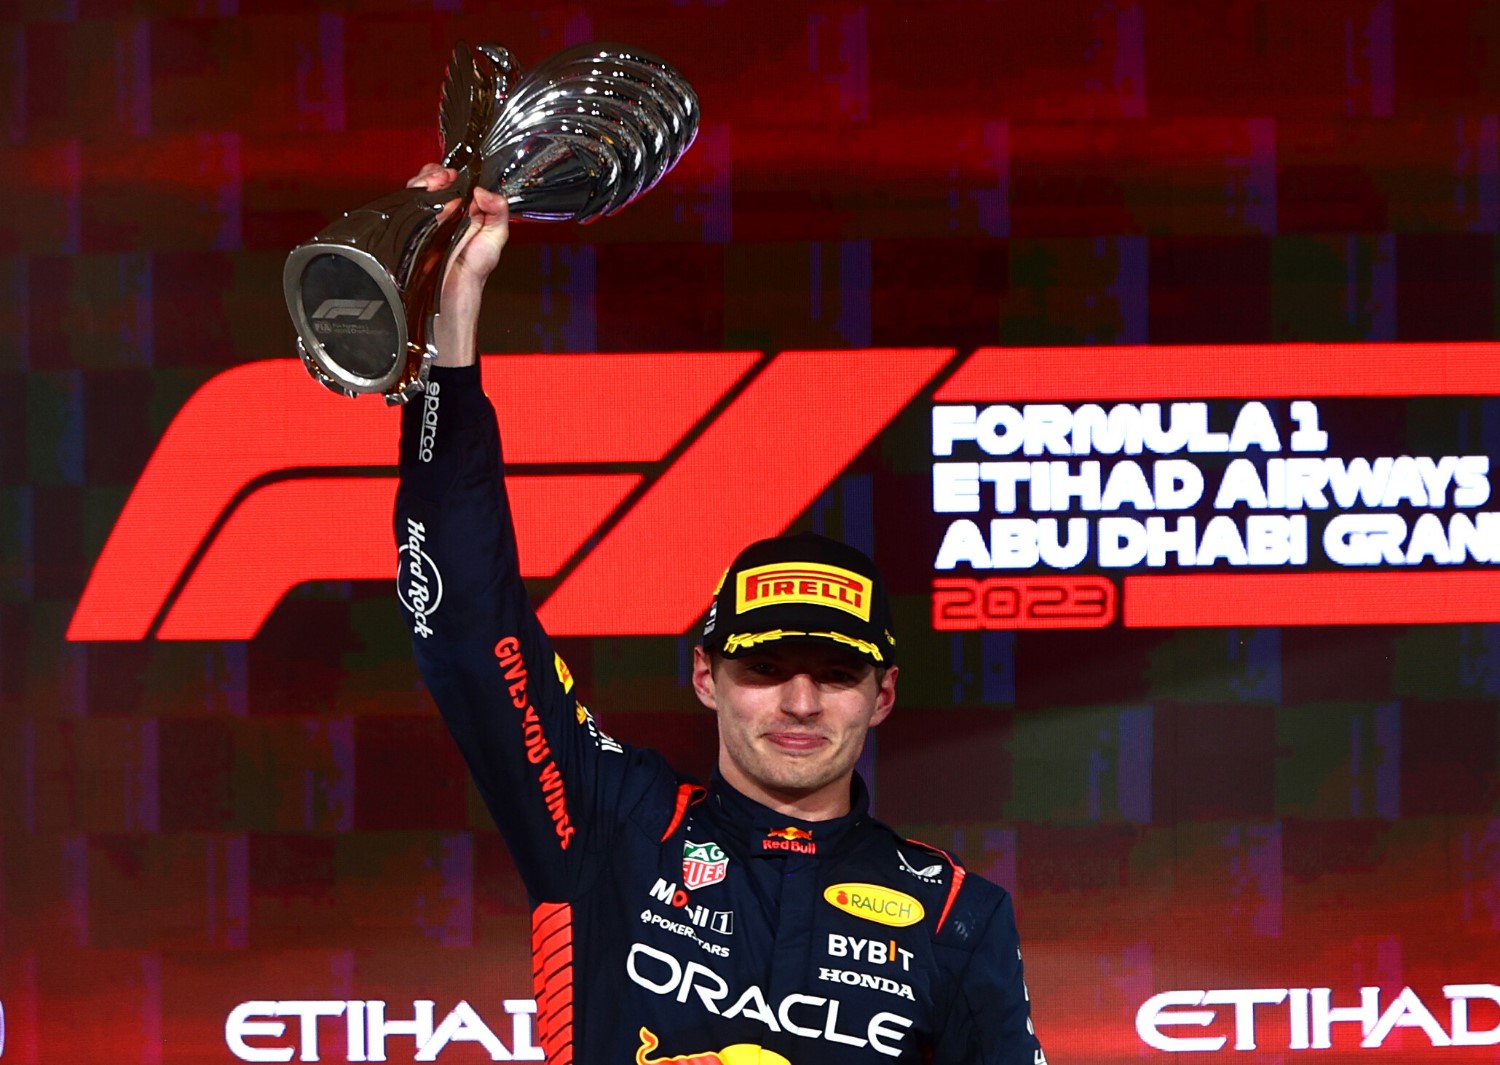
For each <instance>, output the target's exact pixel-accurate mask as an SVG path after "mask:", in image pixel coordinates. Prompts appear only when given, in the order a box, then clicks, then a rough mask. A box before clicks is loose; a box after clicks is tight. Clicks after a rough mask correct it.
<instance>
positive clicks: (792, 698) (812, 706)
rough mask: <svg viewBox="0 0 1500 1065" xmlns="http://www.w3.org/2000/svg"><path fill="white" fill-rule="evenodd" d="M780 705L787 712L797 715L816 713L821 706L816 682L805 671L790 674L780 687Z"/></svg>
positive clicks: (807, 715) (806, 715)
mask: <svg viewBox="0 0 1500 1065" xmlns="http://www.w3.org/2000/svg"><path fill="white" fill-rule="evenodd" d="M781 706H782V709H783V710H785V711H786V712H787V713H789V714H795V715H796V716H797V717H809V716H812V715H814V714H817V713H818V712H819V711H820V710H822V708H823V703H822V698H821V696H820V694H819V692H818V682H817V681H815V680H813V678H812V676H811V675H810V674H807V673H794V674H792V676H791V677H789V678H787V682H786V684H785V685H784V686H783V688H782V692H781Z"/></svg>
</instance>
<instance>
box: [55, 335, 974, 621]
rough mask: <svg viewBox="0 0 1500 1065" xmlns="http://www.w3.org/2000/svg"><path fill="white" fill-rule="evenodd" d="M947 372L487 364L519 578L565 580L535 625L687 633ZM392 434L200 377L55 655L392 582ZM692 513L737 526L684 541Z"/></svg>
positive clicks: (379, 409)
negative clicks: (748, 559) (301, 587)
mask: <svg viewBox="0 0 1500 1065" xmlns="http://www.w3.org/2000/svg"><path fill="white" fill-rule="evenodd" d="M953 355H954V351H953V349H951V348H924V349H900V350H881V349H867V350H858V351H786V352H782V353H780V354H778V355H775V356H774V357H770V358H766V357H764V356H762V355H761V354H760V353H757V352H705V353H673V354H642V355H601V354H591V355H517V356H504V357H489V358H486V359H484V361H483V373H484V377H485V391H486V392H487V393H488V394H489V395H490V396H492V397H494V402H495V405H496V407H497V409H498V412H499V415H500V423H501V425H502V426H504V428H505V447H506V459H507V461H508V463H509V464H510V467H511V472H512V474H513V476H509V477H508V478H507V485H508V488H509V490H510V493H511V501H512V511H513V514H514V518H515V522H516V536H517V540H518V542H519V544H520V546H521V559H522V565H523V573H524V574H525V575H526V576H528V577H552V576H556V575H557V574H559V573H563V574H564V576H563V577H562V580H561V582H560V583H559V584H558V586H557V588H556V589H555V590H554V591H553V593H552V594H551V595H550V596H549V597H548V598H547V600H546V602H545V603H544V604H543V605H542V607H541V609H540V611H539V613H540V614H541V617H542V621H543V623H544V624H545V625H546V626H547V628H548V629H549V631H551V632H552V633H554V634H555V635H562V636H567V635H629V634H648V633H658V634H666V633H680V632H684V631H686V630H687V629H688V628H689V627H691V626H692V625H693V624H694V623H695V622H696V621H697V620H698V619H699V617H701V615H702V612H703V610H704V609H705V608H706V605H707V601H706V596H707V594H708V589H710V588H712V587H713V585H714V581H715V580H716V579H717V577H718V576H719V573H720V572H721V571H722V569H723V567H724V562H725V560H726V559H729V558H732V557H733V556H734V554H735V552H736V551H738V550H739V549H740V548H741V547H742V546H744V543H745V541H747V540H753V539H758V538H760V537H765V536H774V535H776V534H777V533H779V532H781V531H782V530H784V529H785V528H786V527H787V526H788V525H790V524H791V522H792V521H793V520H795V518H796V517H797V515H799V514H800V513H802V512H803V511H804V510H805V509H806V508H807V507H808V505H809V504H811V503H812V501H813V500H814V499H816V498H817V496H818V494H819V493H820V492H822V491H823V490H824V489H825V488H826V487H827V486H828V484H829V483H831V482H832V481H833V480H834V478H835V477H837V476H838V475H839V474H840V473H841V472H842V471H843V469H844V468H845V467H846V466H847V465H848V464H849V463H850V462H852V461H853V460H854V458H855V456H857V455H858V454H859V452H860V451H861V450H862V449H863V448H864V447H865V446H866V445H867V444H868V443H869V442H870V441H871V440H873V439H874V438H875V435H876V434H877V433H879V432H880V430H881V429H883V428H884V427H885V426H886V424H887V423H888V422H889V421H890V420H891V419H892V418H893V417H894V416H895V415H896V413H897V412H898V411H900V410H901V409H902V408H903V407H904V406H905V405H906V404H907V403H908V402H910V401H911V399H912V397H913V396H915V395H916V394H917V392H918V391H919V390H920V389H921V388H922V387H923V386H924V385H926V384H927V383H928V382H929V381H931V380H932V379H933V377H934V376H935V375H936V374H937V372H938V371H939V370H940V369H941V368H942V367H943V366H944V365H945V364H946V363H947V362H949V361H950V360H951V359H952V357H953ZM852 382H857V387H851V383H852ZM398 431H399V426H398V424H397V418H396V415H395V414H394V413H393V412H391V411H389V410H387V409H386V408H385V406H384V405H383V404H381V403H377V402H374V401H364V402H350V401H348V400H346V399H342V398H340V397H336V396H333V395H332V394H330V393H327V392H325V391H324V390H323V389H319V388H316V387H313V386H311V385H310V384H309V382H308V380H307V376H306V373H305V371H304V370H303V369H302V367H301V366H300V365H299V364H298V362H297V361H296V360H293V359H284V360H276V361H270V362H259V363H252V364H249V365H246V366H241V367H238V368H236V369H233V370H229V371H226V372H225V373H222V374H220V375H219V376H218V377H215V378H214V379H213V380H211V381H209V382H208V383H207V384H205V385H204V386H203V387H202V388H200V389H199V390H198V392H196V393H195V394H194V395H193V397H192V398H191V399H190V400H189V401H188V403H187V405H186V406H185V407H184V408H183V409H182V410H181V411H180V412H178V415H177V417H176V418H175V419H174V420H173V421H172V424H171V425H170V426H168V428H167V431H166V433H165V434H164V435H163V436H162V439H161V442H160V443H159V444H158V445H157V448H156V452H155V454H153V455H152V457H151V460H150V462H149V463H148V464H147V466H146V469H145V471H144V473H143V474H142V475H141V479H140V481H139V482H138V483H137V484H136V486H135V489H134V491H132V492H131V495H130V498H129V499H128V500H127V501H126V504H125V508H124V510H123V512H122V513H121V514H120V517H119V520H118V521H117V522H116V523H115V527H114V529H113V531H112V532H111V533H110V536H109V539H108V541H107V542H106V543H105V545H104V550H103V552H102V553H101V554H100V556H99V560H98V562H97V563H96V564H95V566H94V571H93V573H92V574H91V575H90V578H89V582H88V585H87V587H86V588H85V589H84V593H83V597H82V599H81V600H80V601H79V604H78V609H77V611H76V612H75V613H74V615H73V619H72V623H71V624H70V626H69V628H68V638H69V639H70V640H141V639H145V638H147V637H148V636H149V635H151V634H153V633H154V634H155V635H156V637H157V638H158V639H163V640H244V639H249V638H250V637H252V636H254V635H255V633H256V632H257V631H258V630H259V629H260V627H261V625H262V624H263V623H264V622H265V619H266V618H267V617H268V616H269V615H270V613H271V611H272V610H273V609H274V608H275V606H276V604H277V603H278V602H279V601H280V600H281V598H282V597H283V596H285V595H286V593H287V592H289V591H290V590H291V589H292V588H293V587H294V586H296V585H297V584H299V583H301V582H304V581H312V580H359V579H391V578H394V577H395V573H396V552H395V549H394V545H393V542H392V533H391V514H392V510H393V502H394V498H395V489H396V480H395V478H394V477H393V476H390V475H389V474H390V473H391V472H393V467H394V465H395V462H396V439H397V435H398ZM621 466H624V467H626V470H625V472H614V471H613V469H611V468H615V469H618V468H619V467H621ZM601 470H605V471H607V472H600V471H601ZM371 474H376V475H375V476H372V475H371ZM380 474H385V475H384V476H381V475H380ZM705 507H713V508H716V509H717V510H718V511H719V512H720V513H722V514H733V515H734V518H735V520H734V521H723V520H718V521H704V520H700V519H699V518H697V517H696V515H697V514H698V513H701V511H702V510H703V509H704V508H705ZM595 539H597V542H596V543H595V544H594V546H593V547H592V548H591V549H588V550H585V545H586V544H587V543H589V542H590V541H591V540H595Z"/></svg>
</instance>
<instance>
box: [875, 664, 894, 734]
mask: <svg viewBox="0 0 1500 1065" xmlns="http://www.w3.org/2000/svg"><path fill="white" fill-rule="evenodd" d="M900 673H901V670H900V668H899V667H897V666H892V667H891V668H890V669H888V670H886V671H885V676H883V677H881V678H880V686H879V687H878V688H876V689H875V712H874V713H873V714H871V715H870V727H871V728H874V727H875V726H876V725H878V724H880V723H881V722H882V721H884V720H885V719H886V718H888V717H890V716H891V711H892V710H893V709H895V707H896V677H897V676H899V675H900Z"/></svg>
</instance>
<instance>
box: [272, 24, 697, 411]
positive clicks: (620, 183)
mask: <svg viewBox="0 0 1500 1065" xmlns="http://www.w3.org/2000/svg"><path fill="white" fill-rule="evenodd" d="M439 130H440V133H441V136H442V140H443V165H444V166H448V167H453V168H455V169H457V170H458V172H459V175H458V180H457V181H455V182H454V183H453V184H452V185H450V186H448V187H447V188H445V189H442V190H441V191H438V192H429V191H427V190H425V189H403V190H401V191H400V192H395V193H392V194H391V195H389V196H384V197H382V198H380V199H378V200H376V201H374V202H373V203H368V204H366V205H365V206H363V207H361V208H359V209H357V210H354V211H350V212H348V213H347V214H345V215H344V216H343V217H342V218H340V219H339V220H338V221H336V222H334V223H332V224H331V225H329V226H328V227H327V228H326V229H324V230H323V231H322V232H321V233H319V234H318V235H317V236H315V237H313V238H312V239H311V240H309V241H307V242H306V243H304V244H300V245H298V246H297V247H296V248H294V249H292V253H291V255H289V256H287V261H286V267H285V269H284V270H283V271H282V288H283V290H284V292H285V295H286V305H287V310H288V311H290V312H291V316H292V324H293V325H295V326H296V328H297V349H298V351H299V352H300V353H301V355H302V361H303V363H304V364H305V365H306V366H307V369H308V371H309V372H310V373H311V374H312V375H313V377H314V378H316V379H317V380H318V381H320V382H321V383H322V384H324V385H326V386H327V387H328V388H330V389H332V390H333V391H335V392H338V393H340V394H342V395H347V396H356V395H359V394H361V393H365V392H383V393H385V397H386V401H387V402H388V403H404V402H406V400H407V399H409V398H410V397H411V396H412V395H414V394H416V393H417V392H420V391H422V389H423V388H424V387H425V384H426V380H427V370H428V368H429V366H430V365H431V363H432V357H433V349H432V321H433V318H434V316H435V315H436V314H437V313H438V311H439V305H438V297H439V292H440V291H441V288H442V280H443V271H444V269H445V267H446V265H447V259H448V252H449V250H450V249H451V248H452V247H453V244H454V242H455V241H456V240H457V239H458V237H459V236H460V235H461V234H462V232H463V229H464V227H465V226H466V225H467V224H468V208H469V202H470V200H472V199H473V190H474V189H475V188H478V187H481V186H482V187H484V188H487V189H491V190H493V191H496V192H499V193H501V194H502V195H503V196H505V198H506V199H507V200H508V201H509V203H510V213H511V217H512V218H531V219H540V220H544V221H553V222H556V221H567V220H570V219H576V220H577V221H579V222H592V221H594V220H595V219H597V218H602V217H604V216H605V215H610V214H614V213H615V212H616V211H618V210H620V209H621V208H622V207H624V206H625V205H626V204H627V203H630V202H631V201H632V200H634V199H635V198H636V197H637V196H639V195H641V194H642V193H643V192H645V191H646V190H647V189H649V188H651V187H652V186H653V185H655V184H656V183H657V182H658V181H660V180H661V177H662V175H663V174H665V173H666V172H667V171H668V170H670V169H671V168H672V166H673V165H674V164H675V163H676V162H677V160H678V159H680V158H681V157H682V153H683V152H685V151H687V149H688V146H689V145H690V144H692V143H693V138H694V137H695V136H696V135H697V132H698V97H697V95H696V94H695V93H694V92H693V89H692V86H690V85H689V84H688V83H687V81H685V80H684V79H683V77H682V75H681V74H679V73H678V72H677V71H676V70H674V69H673V68H672V67H670V66H668V65H667V64H666V63H664V62H663V61H662V60H660V59H657V58H656V57H655V56H652V55H648V54H647V53H645V52H642V51H640V50H638V49H634V48H628V47H626V46H624V45H618V44H602V43H601V44H583V45H578V46H576V47H573V48H569V49H566V50H565V51H562V52H558V53H557V54H556V55H554V56H552V57H551V58H549V59H547V60H545V61H543V62H542V63H541V64H540V65H538V66H537V67H536V68H535V69H534V70H532V71H531V73H529V74H527V75H525V76H524V77H522V76H521V71H520V67H519V65H518V64H517V63H516V61H515V59H514V58H512V56H511V54H510V52H508V51H507V50H506V49H504V48H500V47H498V46H496V45H489V44H482V45H480V46H479V47H477V48H472V49H471V48H469V47H468V46H467V45H464V44H463V43H460V44H459V45H458V47H456V48H455V49H454V50H453V58H452V59H451V60H449V63H448V76H447V80H446V81H445V83H444V85H443V98H442V106H441V108H440V110H439Z"/></svg>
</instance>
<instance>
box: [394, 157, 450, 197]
mask: <svg viewBox="0 0 1500 1065" xmlns="http://www.w3.org/2000/svg"><path fill="white" fill-rule="evenodd" d="M457 180H458V171H457V170H450V169H447V168H445V167H444V166H443V164H441V163H426V164H424V165H423V166H422V169H421V170H418V171H417V173H416V176H415V177H413V178H412V179H411V180H410V181H408V182H407V183H406V187H407V188H409V189H427V190H428V191H429V192H431V191H435V190H437V189H442V188H447V187H448V186H449V185H451V184H453V183H454V182H455V181H457Z"/></svg>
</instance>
